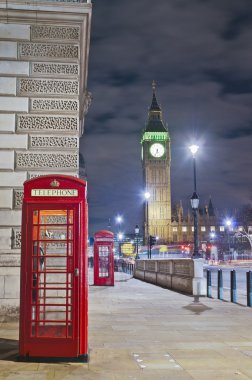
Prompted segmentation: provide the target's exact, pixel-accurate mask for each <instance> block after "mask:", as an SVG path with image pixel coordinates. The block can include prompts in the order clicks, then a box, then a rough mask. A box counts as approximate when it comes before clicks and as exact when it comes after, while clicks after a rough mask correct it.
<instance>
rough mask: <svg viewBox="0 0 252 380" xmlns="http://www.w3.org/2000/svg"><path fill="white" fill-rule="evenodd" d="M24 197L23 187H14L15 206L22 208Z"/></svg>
mask: <svg viewBox="0 0 252 380" xmlns="http://www.w3.org/2000/svg"><path fill="white" fill-rule="evenodd" d="M23 198H24V190H23V189H14V208H22V204H23Z"/></svg>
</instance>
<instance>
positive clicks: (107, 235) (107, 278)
mask: <svg viewBox="0 0 252 380" xmlns="http://www.w3.org/2000/svg"><path fill="white" fill-rule="evenodd" d="M94 285H108V286H109V285H110V286H114V234H113V233H112V232H110V231H98V232H96V233H95V234H94Z"/></svg>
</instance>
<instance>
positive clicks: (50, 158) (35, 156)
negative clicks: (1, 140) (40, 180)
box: [16, 152, 79, 170]
mask: <svg viewBox="0 0 252 380" xmlns="http://www.w3.org/2000/svg"><path fill="white" fill-rule="evenodd" d="M78 160H79V155H78V153H59V152H58V153H30V152H29V153H28V152H27V153H24V152H17V153H16V168H17V169H41V170H43V169H55V168H61V169H71V168H73V169H76V168H78V165H79V164H78Z"/></svg>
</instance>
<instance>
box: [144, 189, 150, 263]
mask: <svg viewBox="0 0 252 380" xmlns="http://www.w3.org/2000/svg"><path fill="white" fill-rule="evenodd" d="M144 198H145V215H146V231H145V244H147V247H148V248H147V250H148V259H149V258H150V255H151V253H150V247H149V198H150V193H149V192H148V191H146V192H145V193H144Z"/></svg>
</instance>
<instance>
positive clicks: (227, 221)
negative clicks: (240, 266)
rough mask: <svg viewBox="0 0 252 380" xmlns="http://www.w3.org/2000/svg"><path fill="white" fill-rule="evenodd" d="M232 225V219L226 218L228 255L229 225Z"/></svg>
mask: <svg viewBox="0 0 252 380" xmlns="http://www.w3.org/2000/svg"><path fill="white" fill-rule="evenodd" d="M231 225H232V220H231V219H227V220H226V226H227V237H228V254H229V255H230V227H231Z"/></svg>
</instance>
